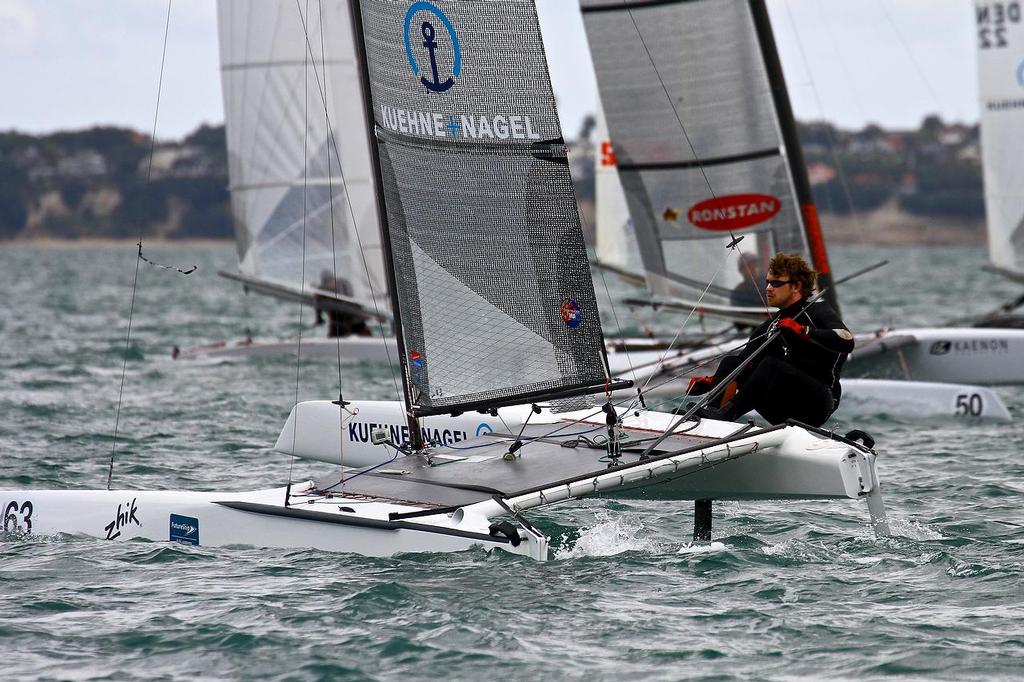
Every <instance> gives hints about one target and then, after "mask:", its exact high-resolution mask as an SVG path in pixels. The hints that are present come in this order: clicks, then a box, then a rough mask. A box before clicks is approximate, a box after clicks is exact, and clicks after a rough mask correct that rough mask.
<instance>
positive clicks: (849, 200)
mask: <svg viewBox="0 0 1024 682" xmlns="http://www.w3.org/2000/svg"><path fill="white" fill-rule="evenodd" d="M818 12H819V14H820V13H821V5H820V4H819V5H818ZM786 13H787V15H788V17H789V23H790V26H791V27H792V30H793V39H794V40H795V41H796V46H797V51H798V52H799V53H800V60H801V61H802V62H803V64H804V71H806V72H807V85H808V86H809V87H810V88H811V94H813V95H814V102H815V104H816V105H817V107H818V115H819V116H821V119H822V120H823V121H824V120H827V119H826V118H825V107H824V105H823V104H822V101H821V93H820V92H819V91H818V84H817V82H816V81H815V80H814V74H813V72H812V71H811V65H810V62H809V61H808V59H807V53H806V51H805V50H804V44H803V41H802V40H801V39H800V32H799V30H798V29H797V23H796V19H795V18H794V16H793V9H792V7H790V6H789V5H786ZM821 19H822V23H824V24H825V28H826V30H828V32H829V37H831V38H832V39H831V40H830V41H829V42H831V43H832V45H833V47H834V48H835V50H836V57H837V58H838V60H839V64H840V66H842V68H843V72H844V73H845V74H846V80H847V82H848V83H851V84H852V83H853V82H854V81H853V78H852V76H851V75H850V72H849V69H848V68H847V66H846V62H845V61H844V60H843V59H842V56H841V55H840V53H839V49H838V45H839V42H838V41H837V40H836V39H835V38H834V37H833V34H832V27H831V25H830V24H829V23H828V22H827V21H825V17H824V15H822V16H821ZM854 99H855V101H856V102H857V107H858V108H861V107H860V100H859V98H854ZM861 115H862V116H864V112H863V110H862V111H861ZM864 118H867V117H866V116H864ZM825 135H826V137H827V138H828V151H829V155H830V156H831V157H832V163H834V164H835V166H836V173H837V174H838V176H839V186H840V187H841V188H842V190H843V197H844V198H845V199H846V205H847V206H848V207H849V210H850V215H851V216H852V217H853V218H854V220H856V221H857V224H858V225H859V224H860V220H859V212H858V211H857V208H856V207H855V206H854V204H853V194H852V193H851V192H850V184H849V182H848V180H847V178H846V169H845V168H844V167H843V164H842V162H841V161H840V159H839V151H838V148H839V145H838V144H837V141H836V139H835V138H834V137H833V136H832V128H831V126H828V125H826V126H825ZM826 197H827V199H828V201H829V203H830V204H831V202H832V193H831V192H829V193H828V194H827V195H826ZM856 232H857V235H858V238H859V239H860V242H861V244H862V245H864V244H866V243H867V241H866V236H865V235H864V233H863V231H862V230H857V231H856Z"/></svg>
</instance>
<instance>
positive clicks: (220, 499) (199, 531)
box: [0, 483, 547, 559]
mask: <svg viewBox="0 0 1024 682" xmlns="http://www.w3.org/2000/svg"><path fill="white" fill-rule="evenodd" d="M308 487H309V483H303V484H298V485H295V486H293V487H292V491H291V493H292V496H291V497H290V500H291V506H289V507H288V508H285V506H284V499H285V494H286V489H285V488H277V489H272V490H261V491H253V492H245V493H237V492H212V493H211V492H188V491H136V490H112V491H111V490H61V491H54V490H25V491H0V503H2V504H3V509H5V510H6V513H5V518H6V521H5V528H7V529H8V530H20V531H28V530H30V531H31V532H32V533H33V534H35V535H44V536H45V535H54V534H57V533H70V534H81V535H90V536H94V537H98V538H103V539H109V540H132V539H146V540H152V541H155V542H168V541H177V542H184V543H186V544H196V545H203V546H208V547H221V546H228V545H251V546H255V547H285V548H288V547H308V548H314V549H322V550H327V551H334V552H354V553H357V554H365V555H367V556H390V555H392V554H397V553H401V552H428V551H429V552H439V551H440V552H454V551H462V550H466V549H469V548H470V547H474V546H483V547H486V548H488V549H491V548H494V547H502V548H503V549H506V550H508V551H511V552H514V553H516V554H527V555H530V556H534V557H535V558H537V559H543V558H544V557H545V556H546V553H547V547H546V542H543V541H542V542H540V543H539V544H538V542H537V541H535V540H534V539H532V538H531V539H530V540H529V541H523V542H521V543H520V544H519V546H518V547H513V546H512V545H511V544H510V543H509V542H508V541H507V540H506V539H504V538H490V537H489V536H488V524H487V521H486V519H485V518H483V517H477V516H470V515H465V516H463V517H462V518H461V522H460V523H454V522H453V521H452V520H451V518H450V517H449V516H448V515H446V514H441V515H438V516H436V517H426V518H422V519H417V520H416V523H402V524H398V525H397V526H395V527H388V525H389V523H390V522H389V519H388V515H389V514H390V513H403V512H414V511H421V509H420V508H417V507H409V506H401V505H395V504H384V503H377V502H370V503H368V502H366V501H365V500H348V499H345V498H344V497H334V498H331V499H325V498H318V499H316V500H315V501H316V502H317V503H315V504H309V503H308V502H309V500H310V499H313V498H306V497H304V496H303V495H302V492H303V490H304V488H308ZM231 504H234V505H239V506H244V505H252V506H251V509H258V510H260V511H246V510H244V509H240V508H235V507H231V506H228V505H231ZM343 508H349V509H353V510H355V509H358V512H354V513H349V512H345V511H341V510H342V509H343ZM309 512H314V513H313V514H310V513H309ZM314 516H315V517H318V518H315V519H314V518H310V517H314ZM391 525H394V524H391Z"/></svg>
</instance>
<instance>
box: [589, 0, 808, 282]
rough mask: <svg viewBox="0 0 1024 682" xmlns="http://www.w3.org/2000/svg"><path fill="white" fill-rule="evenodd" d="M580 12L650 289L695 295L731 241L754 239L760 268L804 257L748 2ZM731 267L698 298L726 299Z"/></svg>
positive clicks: (609, 4) (798, 214)
mask: <svg viewBox="0 0 1024 682" xmlns="http://www.w3.org/2000/svg"><path fill="white" fill-rule="evenodd" d="M580 5H581V8H582V10H583V18H584V23H585V26H586V30H587V38H588V41H589V43H590V51H591V54H592V56H593V61H594V67H595V70H596V72H597V80H598V86H599V88H600V91H601V99H602V103H603V105H604V110H605V115H606V117H607V121H608V128H609V131H610V133H611V140H612V143H613V146H614V149H615V155H616V157H617V160H618V169H619V175H620V177H621V179H622V183H623V186H624V189H625V191H626V196H627V200H628V202H629V208H630V213H631V215H632V217H633V221H634V225H635V226H636V232H637V236H638V239H639V242H640V251H641V256H642V258H643V262H644V268H645V270H646V272H647V278H648V283H649V286H650V287H651V290H652V292H653V293H655V294H662V295H683V296H689V295H692V294H693V293H694V290H697V291H701V290H703V288H704V287H705V286H706V284H707V282H708V281H710V280H711V278H712V276H714V275H715V274H716V272H715V271H716V269H717V268H718V267H719V266H720V264H721V261H722V256H723V255H724V253H725V251H724V246H725V244H727V243H728V242H729V241H730V240H731V235H737V236H738V235H748V234H749V235H752V237H753V238H752V239H751V238H748V239H747V240H746V242H745V243H744V244H743V250H744V251H745V252H752V251H755V250H756V252H757V253H758V254H759V255H760V256H761V262H762V266H763V264H764V262H766V260H767V257H768V256H769V255H770V254H772V253H774V252H775V251H797V252H802V253H808V252H809V251H810V249H809V247H808V243H807V239H806V237H805V230H804V224H803V220H804V215H803V213H802V211H801V208H800V202H799V201H798V199H797V192H796V190H795V187H794V179H793V176H792V173H791V168H790V163H789V159H788V157H787V154H786V148H785V145H784V143H783V137H784V136H783V133H782V129H781V124H780V120H779V114H778V113H777V110H776V102H775V101H774V99H773V96H772V85H771V81H770V78H769V74H768V70H767V67H766V61H765V57H764V56H763V54H762V45H761V42H760V41H759V38H758V32H757V27H756V25H755V21H754V16H753V11H752V8H751V3H749V2H747V0H676V1H670V0H668V1H667V0H658V1H652V0H580ZM734 270H735V269H729V270H728V271H725V272H721V273H719V274H718V277H717V279H716V283H717V284H719V285H724V287H725V288H716V289H712V291H711V292H710V296H709V298H707V299H705V300H708V301H709V302H716V300H717V301H721V300H723V299H726V298H727V297H728V293H729V289H728V287H729V286H731V285H733V284H736V283H738V282H739V281H740V280H739V277H740V276H739V273H738V272H735V271H734ZM762 274H763V272H762ZM716 293H717V294H718V296H717V297H716V296H714V294H716Z"/></svg>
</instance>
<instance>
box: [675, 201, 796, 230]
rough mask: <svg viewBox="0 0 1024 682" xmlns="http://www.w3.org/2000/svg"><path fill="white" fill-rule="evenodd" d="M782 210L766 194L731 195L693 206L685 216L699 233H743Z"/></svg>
mask: <svg viewBox="0 0 1024 682" xmlns="http://www.w3.org/2000/svg"><path fill="white" fill-rule="evenodd" d="M780 210H782V202H781V201H779V200H778V199H776V198H775V197H773V196H769V195H767V194H730V195H728V196H724V197H715V198H713V199H705V200H704V201H702V202H700V203H698V204H694V205H693V206H691V207H690V210H688V211H687V212H686V217H687V218H689V219H690V222H691V223H693V224H694V226H696V227H699V228H700V229H702V230H722V231H727V230H742V229H743V228H745V227H750V226H752V225H757V224H758V223H763V222H765V221H766V220H769V219H770V218H772V217H774V216H775V214H776V213H778V212H779V211H780Z"/></svg>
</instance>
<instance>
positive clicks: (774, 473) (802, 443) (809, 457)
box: [274, 400, 874, 500]
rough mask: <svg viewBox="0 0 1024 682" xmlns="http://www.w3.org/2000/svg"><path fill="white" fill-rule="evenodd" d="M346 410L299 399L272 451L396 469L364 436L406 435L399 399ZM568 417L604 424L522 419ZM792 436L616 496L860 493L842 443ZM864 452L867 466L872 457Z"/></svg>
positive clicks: (510, 422) (704, 426)
mask: <svg viewBox="0 0 1024 682" xmlns="http://www.w3.org/2000/svg"><path fill="white" fill-rule="evenodd" d="M349 409H350V410H351V411H352V412H355V413H356V414H355V415H354V416H351V415H348V414H347V415H346V416H345V418H344V421H343V422H342V423H341V425H340V428H339V417H338V406H337V405H334V404H333V403H331V402H330V401H326V400H322V401H321V400H317V401H307V402H302V403H299V404H298V405H297V406H296V407H295V408H294V409H293V410H292V413H291V415H289V417H288V421H287V422H286V423H285V426H284V428H283V429H282V431H281V435H280V437H279V438H278V440H277V444H276V445H275V446H274V449H275V450H277V451H279V452H281V453H283V454H287V455H295V456H297V457H302V458H305V459H311V460H316V461H321V462H327V463H331V464H339V457H338V453H339V448H341V447H342V443H343V448H344V450H343V452H344V464H345V466H348V467H368V466H386V467H388V468H389V469H392V468H399V469H400V468H401V467H402V459H403V457H404V456H402V455H397V453H396V452H395V450H394V449H393V448H391V447H385V446H381V445H374V444H373V443H371V442H370V434H371V432H372V431H373V430H374V429H384V430H385V431H386V432H387V433H388V434H389V435H390V436H393V435H395V434H405V435H407V434H408V430H407V427H406V425H405V417H404V411H403V408H402V404H401V403H399V402H397V401H370V400H359V401H353V402H352V403H351V404H350V405H349ZM530 415H531V412H530V408H529V407H528V406H521V405H517V406H514V407H508V408H502V409H501V410H499V417H498V418H494V417H490V416H482V415H461V416H459V417H449V416H446V415H438V416H433V417H426V418H425V419H424V420H423V429H424V431H425V432H426V433H428V434H435V435H436V434H437V433H438V432H441V433H445V432H447V433H449V434H458V436H457V437H458V440H454V438H453V440H452V441H451V442H452V443H453V444H454V447H455V448H458V445H459V444H460V443H462V442H464V441H465V440H468V439H469V438H471V437H472V435H470V434H475V435H481V434H485V433H490V432H496V433H498V432H504V433H513V434H516V433H518V432H519V431H520V430H521V429H522V428H523V424H524V422H525V421H526V419H527V417H530ZM583 417H587V419H583ZM567 419H568V420H577V421H576V422H574V423H575V424H577V425H578V426H575V427H574V428H576V429H577V430H580V431H586V432H588V433H590V432H592V431H594V428H593V427H594V426H596V425H601V424H604V416H603V414H601V413H600V412H597V413H596V414H594V411H593V410H592V411H590V412H587V411H581V412H571V413H561V414H557V413H552V412H550V411H549V410H544V411H542V412H541V414H539V415H534V416H533V417H532V418H531V419H530V422H529V423H530V424H531V425H539V424H557V423H558V422H560V421H562V420H567ZM676 419H677V417H676V416H675V415H672V414H668V413H664V412H643V413H641V415H640V416H639V417H636V416H631V417H628V418H626V419H625V420H624V424H625V425H628V426H631V427H634V428H640V429H645V430H650V431H651V433H652V434H656V433H660V432H661V431H663V430H665V429H667V428H668V427H669V426H670V425H671V424H672V423H673V422H674V421H675V420H676ZM296 423H298V425H299V426H298V432H297V433H296V432H295V430H294V429H295V424H296ZM736 427H737V425H736V424H732V423H729V422H717V421H713V420H704V421H703V422H702V423H701V424H700V425H699V426H698V427H697V428H694V429H689V430H688V431H687V433H689V434H695V435H705V436H708V437H711V438H721V437H725V436H726V435H728V434H730V433H731V432H733V431H735V429H736ZM552 428H554V427H552ZM474 429H475V431H474ZM797 433H801V434H803V436H805V437H806V438H803V439H801V438H800V437H797V436H796V435H792V436H790V440H789V441H788V442H787V443H786V445H785V446H784V447H777V448H775V449H773V450H772V452H771V455H770V456H767V455H766V456H764V457H761V456H755V457H745V458H743V459H739V460H735V461H728V462H724V463H722V464H720V465H718V466H716V467H713V468H709V469H708V470H707V471H704V472H701V473H698V474H693V473H689V474H687V476H685V477H683V478H680V479H678V480H673V479H671V478H666V479H664V480H663V481H661V482H660V483H659V484H658V485H657V486H647V485H646V483H645V487H641V488H636V489H635V491H633V493H629V492H620V493H617V494H629V495H630V496H636V497H642V498H648V497H657V498H663V499H687V500H688V499H705V498H714V499H727V498H728V499H785V498H814V497H853V498H856V497H858V496H859V495H860V494H861V493H860V491H859V490H855V489H854V488H853V487H852V484H851V483H850V480H852V479H849V480H847V479H846V478H844V473H843V472H844V471H846V469H845V467H847V462H846V461H845V460H844V459H843V458H844V456H846V455H847V454H848V448H847V447H846V446H844V445H839V446H838V447H837V444H836V443H834V442H831V441H817V440H815V438H813V437H811V436H809V435H808V434H806V432H802V431H798V432H797ZM392 440H394V439H392ZM395 442H401V441H395ZM808 448H810V449H808ZM465 454H466V456H472V454H473V450H466V451H465ZM870 457H871V463H870V468H871V469H872V470H873V468H874V459H873V457H874V456H873V455H871V456H870ZM634 493H635V494H634Z"/></svg>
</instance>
